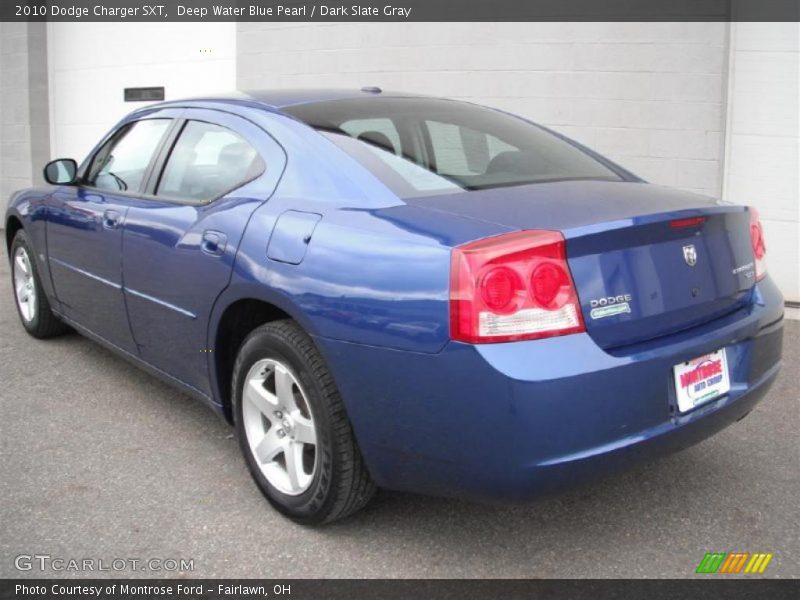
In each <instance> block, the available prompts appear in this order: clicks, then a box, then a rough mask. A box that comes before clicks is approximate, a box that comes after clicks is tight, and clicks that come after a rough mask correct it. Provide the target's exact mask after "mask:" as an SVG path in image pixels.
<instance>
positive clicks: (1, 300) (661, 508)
mask: <svg viewBox="0 0 800 600" xmlns="http://www.w3.org/2000/svg"><path fill="white" fill-rule="evenodd" d="M784 343H785V347H784V359H785V362H784V366H783V370H782V372H781V375H780V378H779V379H778V381H777V382H776V384H775V385H774V387H773V388H772V390H771V392H770V393H769V395H768V397H767V398H766V399H765V400H764V401H763V402H762V403H761V404H760V405H759V406H758V407H757V408H756V410H754V411H753V413H752V414H751V415H750V416H749V417H747V418H746V419H745V420H744V421H742V422H740V423H737V424H736V425H734V426H732V427H730V428H728V429H727V430H725V431H723V432H722V433H720V434H718V435H717V436H716V437H714V438H712V439H710V440H708V441H706V442H704V443H702V444H700V445H698V446H695V447H693V448H690V449H688V450H686V451H684V452H681V453H679V454H676V455H674V456H671V457H668V458H665V459H662V460H659V461H657V462H655V463H651V464H647V465H644V466H641V467H638V468H636V469H635V470H632V471H628V472H626V473H624V474H621V475H616V476H612V477H610V478H607V479H604V480H602V481H600V482H599V483H596V484H593V485H589V486H584V487H581V488H578V489H575V490H573V491H570V492H568V493H566V494H564V495H561V496H559V497H555V498H548V499H544V500H541V501H539V502H536V503H532V504H528V505H523V506H512V507H508V506H485V505H479V504H471V503H467V502H460V501H456V500H447V499H439V498H427V497H422V496H416V495H411V494H400V493H392V492H381V493H380V494H379V495H378V497H377V498H376V499H375V500H374V501H373V502H372V503H371V504H370V505H369V506H368V507H367V509H366V510H364V511H362V512H360V513H358V514H356V515H355V516H353V517H352V518H350V519H348V520H346V521H344V522H341V523H338V524H334V525H331V526H327V527H323V528H319V529H310V528H305V527H301V526H299V525H295V524H294V523H292V522H291V521H288V520H286V519H285V518H283V517H281V516H280V515H279V514H277V513H276V512H275V511H273V510H272V509H271V508H270V507H269V505H268V504H267V502H266V501H265V500H264V499H263V497H262V496H261V494H260V493H259V492H258V490H257V489H256V487H255V485H254V484H253V483H252V482H251V480H250V477H249V475H248V473H247V470H246V468H245V465H244V462H243V461H242V459H241V458H240V456H239V448H238V446H237V443H236V440H235V439H234V438H233V429H232V428H231V427H229V426H228V425H227V424H226V423H224V422H223V421H222V420H220V419H219V418H218V417H217V416H215V415H214V414H213V413H212V412H211V411H210V410H209V409H208V408H206V407H204V406H202V405H201V404H200V403H198V402H196V401H194V400H192V399H190V398H187V397H185V396H183V395H181V394H179V393H176V392H175V391H174V390H173V389H171V388H170V387H168V386H166V385H165V384H162V383H160V382H159V381H157V380H156V379H153V378H152V377H150V376H149V375H147V374H145V373H144V372H142V371H140V370H138V369H137V368H136V367H134V366H132V365H130V364H129V363H127V362H126V361H125V360H123V359H121V358H118V357H116V356H115V355H113V354H112V353H111V352H109V351H107V350H105V349H104V348H102V347H100V346H98V345H97V344H95V343H93V342H90V341H89V340H87V339H85V338H83V337H81V336H79V335H77V334H70V335H67V336H64V337H61V338H57V339H53V340H48V341H39V340H35V339H33V338H31V337H29V336H27V335H26V334H25V332H24V331H23V329H22V327H21V325H20V324H19V323H18V318H17V314H16V309H15V306H14V303H13V299H12V291H11V285H10V276H9V268H8V262H7V259H6V256H5V253H4V251H3V254H2V255H0V399H1V401H2V407H1V408H2V421H0V432H1V434H2V435H1V436H0V442H1V444H2V446H1V451H2V457H1V458H2V460H1V461H0V465H2V466H1V467H0V468H1V469H2V473H0V475H2V488H1V489H0V523H1V524H2V525H0V577H26V576H27V577H41V576H64V575H70V576H83V575H85V576H95V577H96V576H112V575H117V576H143V577H160V576H195V577H270V578H284V577H286V578H288V577H300V578H303V577H537V578H538V577H690V576H693V575H694V573H695V569H696V568H697V565H698V564H699V562H700V560H701V559H702V558H703V556H704V554H705V553H706V552H712V551H716V552H732V551H744V552H771V553H773V554H774V558H773V559H772V562H771V563H770V564H769V566H768V568H767V571H766V573H765V576H773V577H778V576H782V577H798V576H800V560H798V559H799V558H800V502H798V498H800V469H799V468H798V465H799V464H800V462H799V461H800V442H799V441H800V437H798V434H799V433H800V431H799V430H800V393H798V380H799V379H800V377H798V376H799V375H800V322H798V321H788V322H787V323H786V330H785V342H784ZM34 554H40V555H41V554H44V555H49V556H50V557H52V558H64V559H70V558H75V559H84V558H89V559H95V560H96V561H99V560H102V561H104V562H105V564H107V565H108V564H110V563H111V561H113V560H114V559H123V560H129V559H142V560H147V559H151V558H156V559H162V560H163V559H169V558H172V559H178V560H179V559H191V560H193V564H194V570H193V571H191V572H189V571H188V570H187V571H185V572H180V571H178V572H172V571H170V572H165V571H151V570H137V571H131V570H128V569H126V570H123V571H122V572H116V573H115V572H105V573H98V572H96V571H95V572H85V573H76V572H69V573H65V572H57V571H52V570H47V571H44V572H41V571H39V570H38V569H37V568H34V569H32V570H30V571H19V570H18V569H17V568H16V567H15V564H14V563H15V557H17V556H19V555H34ZM706 577H708V576H706ZM741 577H750V576H744V575H742V576H741Z"/></svg>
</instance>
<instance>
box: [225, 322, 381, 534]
mask: <svg viewBox="0 0 800 600" xmlns="http://www.w3.org/2000/svg"><path fill="white" fill-rule="evenodd" d="M232 379H233V390H232V397H233V402H234V406H233V409H234V410H233V413H234V420H235V423H236V430H237V433H238V437H239V444H240V446H241V449H242V453H243V454H244V457H245V461H246V463H247V466H248V469H249V470H250V474H251V475H252V477H253V479H254V480H255V482H256V484H257V485H258V487H259V489H260V490H261V492H262V493H263V494H264V496H266V498H267V500H269V502H270V503H271V504H272V505H273V506H274V507H275V508H276V509H277V510H279V511H280V512H281V513H283V514H284V515H286V516H287V517H289V518H291V519H293V520H295V521H297V522H299V523H302V524H318V523H329V522H331V521H335V520H338V519H342V518H344V517H346V516H348V515H350V514H352V513H354V512H355V511H357V510H359V509H360V508H361V507H363V506H364V505H365V504H366V503H367V502H368V501H369V500H370V498H372V495H373V494H374V493H375V485H374V483H373V482H372V480H371V478H370V476H369V473H368V472H367V469H366V467H365V465H364V460H363V458H362V457H361V453H360V451H359V449H358V445H357V444H356V440H355V437H354V436H353V431H352V428H351V426H350V421H349V420H348V418H347V415H346V413H345V409H344V405H343V404H342V399H341V397H340V396H339V392H338V390H337V389H336V384H335V383H334V381H333V378H332V376H331V373H330V371H329V370H328V368H327V367H326V365H325V363H324V361H323V359H322V356H321V355H320V354H319V351H318V350H317V349H316V347H315V346H314V343H313V342H312V341H311V338H309V337H308V335H306V333H305V332H303V330H302V329H301V328H300V327H298V325H297V324H296V323H295V322H294V321H291V320H281V321H275V322H272V323H267V324H266V325H262V326H261V327H258V328H257V329H255V330H254V331H253V332H252V333H251V334H250V335H249V336H248V337H247V338H246V339H245V341H244V342H243V344H242V347H241V349H240V350H239V354H238V356H237V359H236V363H235V365H234V369H233V378H232Z"/></svg>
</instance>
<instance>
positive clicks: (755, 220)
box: [750, 207, 767, 281]
mask: <svg viewBox="0 0 800 600" xmlns="http://www.w3.org/2000/svg"><path fill="white" fill-rule="evenodd" d="M750 243H751V244H752V245H753V258H754V261H755V264H756V281H761V280H762V279H764V277H765V276H766V274H767V261H766V258H765V257H766V254H767V247H766V246H765V245H764V228H763V227H762V226H761V219H759V217H758V211H757V210H756V209H755V208H753V207H750Z"/></svg>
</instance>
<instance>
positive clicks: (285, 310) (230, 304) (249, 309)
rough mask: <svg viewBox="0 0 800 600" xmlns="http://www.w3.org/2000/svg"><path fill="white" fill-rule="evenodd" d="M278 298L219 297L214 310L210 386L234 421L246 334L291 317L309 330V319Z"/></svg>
mask: <svg viewBox="0 0 800 600" xmlns="http://www.w3.org/2000/svg"><path fill="white" fill-rule="evenodd" d="M276 300H277V299H275V298H266V297H265V296H264V295H262V294H254V293H251V294H242V295H236V296H229V297H226V298H220V299H219V300H218V301H217V304H216V306H215V309H214V311H213V313H212V318H211V327H209V336H208V338H209V348H211V349H212V352H211V353H210V356H209V361H210V364H209V372H210V374H211V387H212V391H213V392H214V395H215V396H216V400H217V402H218V403H219V404H220V405H221V407H222V413H223V415H224V416H225V419H226V420H227V421H229V422H232V421H233V412H232V410H231V408H232V397H231V377H232V375H233V366H234V363H235V362H236V356H237V354H238V352H239V348H240V347H241V345H242V342H244V340H245V338H246V337H247V336H248V335H249V334H250V332H251V331H253V330H254V329H255V328H256V327H259V326H261V325H264V324H265V323H270V322H272V321H278V320H281V319H292V320H293V321H294V322H296V323H297V324H298V326H299V327H301V328H302V329H303V331H305V332H306V333H309V334H310V333H312V332H311V331H310V330H309V327H308V323H307V321H306V319H304V318H302V317H301V316H300V315H299V311H297V310H296V307H291V306H288V304H287V303H285V302H280V301H276Z"/></svg>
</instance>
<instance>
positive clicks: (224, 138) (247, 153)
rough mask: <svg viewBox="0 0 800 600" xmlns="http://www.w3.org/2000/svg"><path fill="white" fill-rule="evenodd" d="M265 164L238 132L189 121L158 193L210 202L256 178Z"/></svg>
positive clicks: (159, 194)
mask: <svg viewBox="0 0 800 600" xmlns="http://www.w3.org/2000/svg"><path fill="white" fill-rule="evenodd" d="M264 168H265V165H264V161H263V160H262V159H261V157H260V156H259V155H258V152H257V151H256V149H255V148H253V147H252V146H251V145H250V144H249V143H247V142H246V141H245V140H244V139H243V138H242V137H241V136H240V135H238V134H237V133H235V132H233V131H231V130H230V129H227V128H225V127H221V126H219V125H214V124H212V123H204V122H201V121H187V122H186V124H185V125H184V127H183V131H181V134H180V137H179V138H178V141H177V142H175V145H174V146H173V148H172V151H171V152H170V155H169V159H168V160H167V164H166V166H165V167H164V171H163V173H162V175H161V180H160V181H159V184H158V188H157V190H156V195H157V196H164V197H166V198H172V199H176V200H189V201H194V202H209V201H211V200H215V199H216V198H219V197H220V196H224V195H225V194H227V193H228V192H230V191H232V190H234V189H236V188H237V187H240V186H241V185H243V184H245V183H247V182H248V181H251V180H253V179H255V178H256V177H258V176H259V175H261V173H263V172H264Z"/></svg>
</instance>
